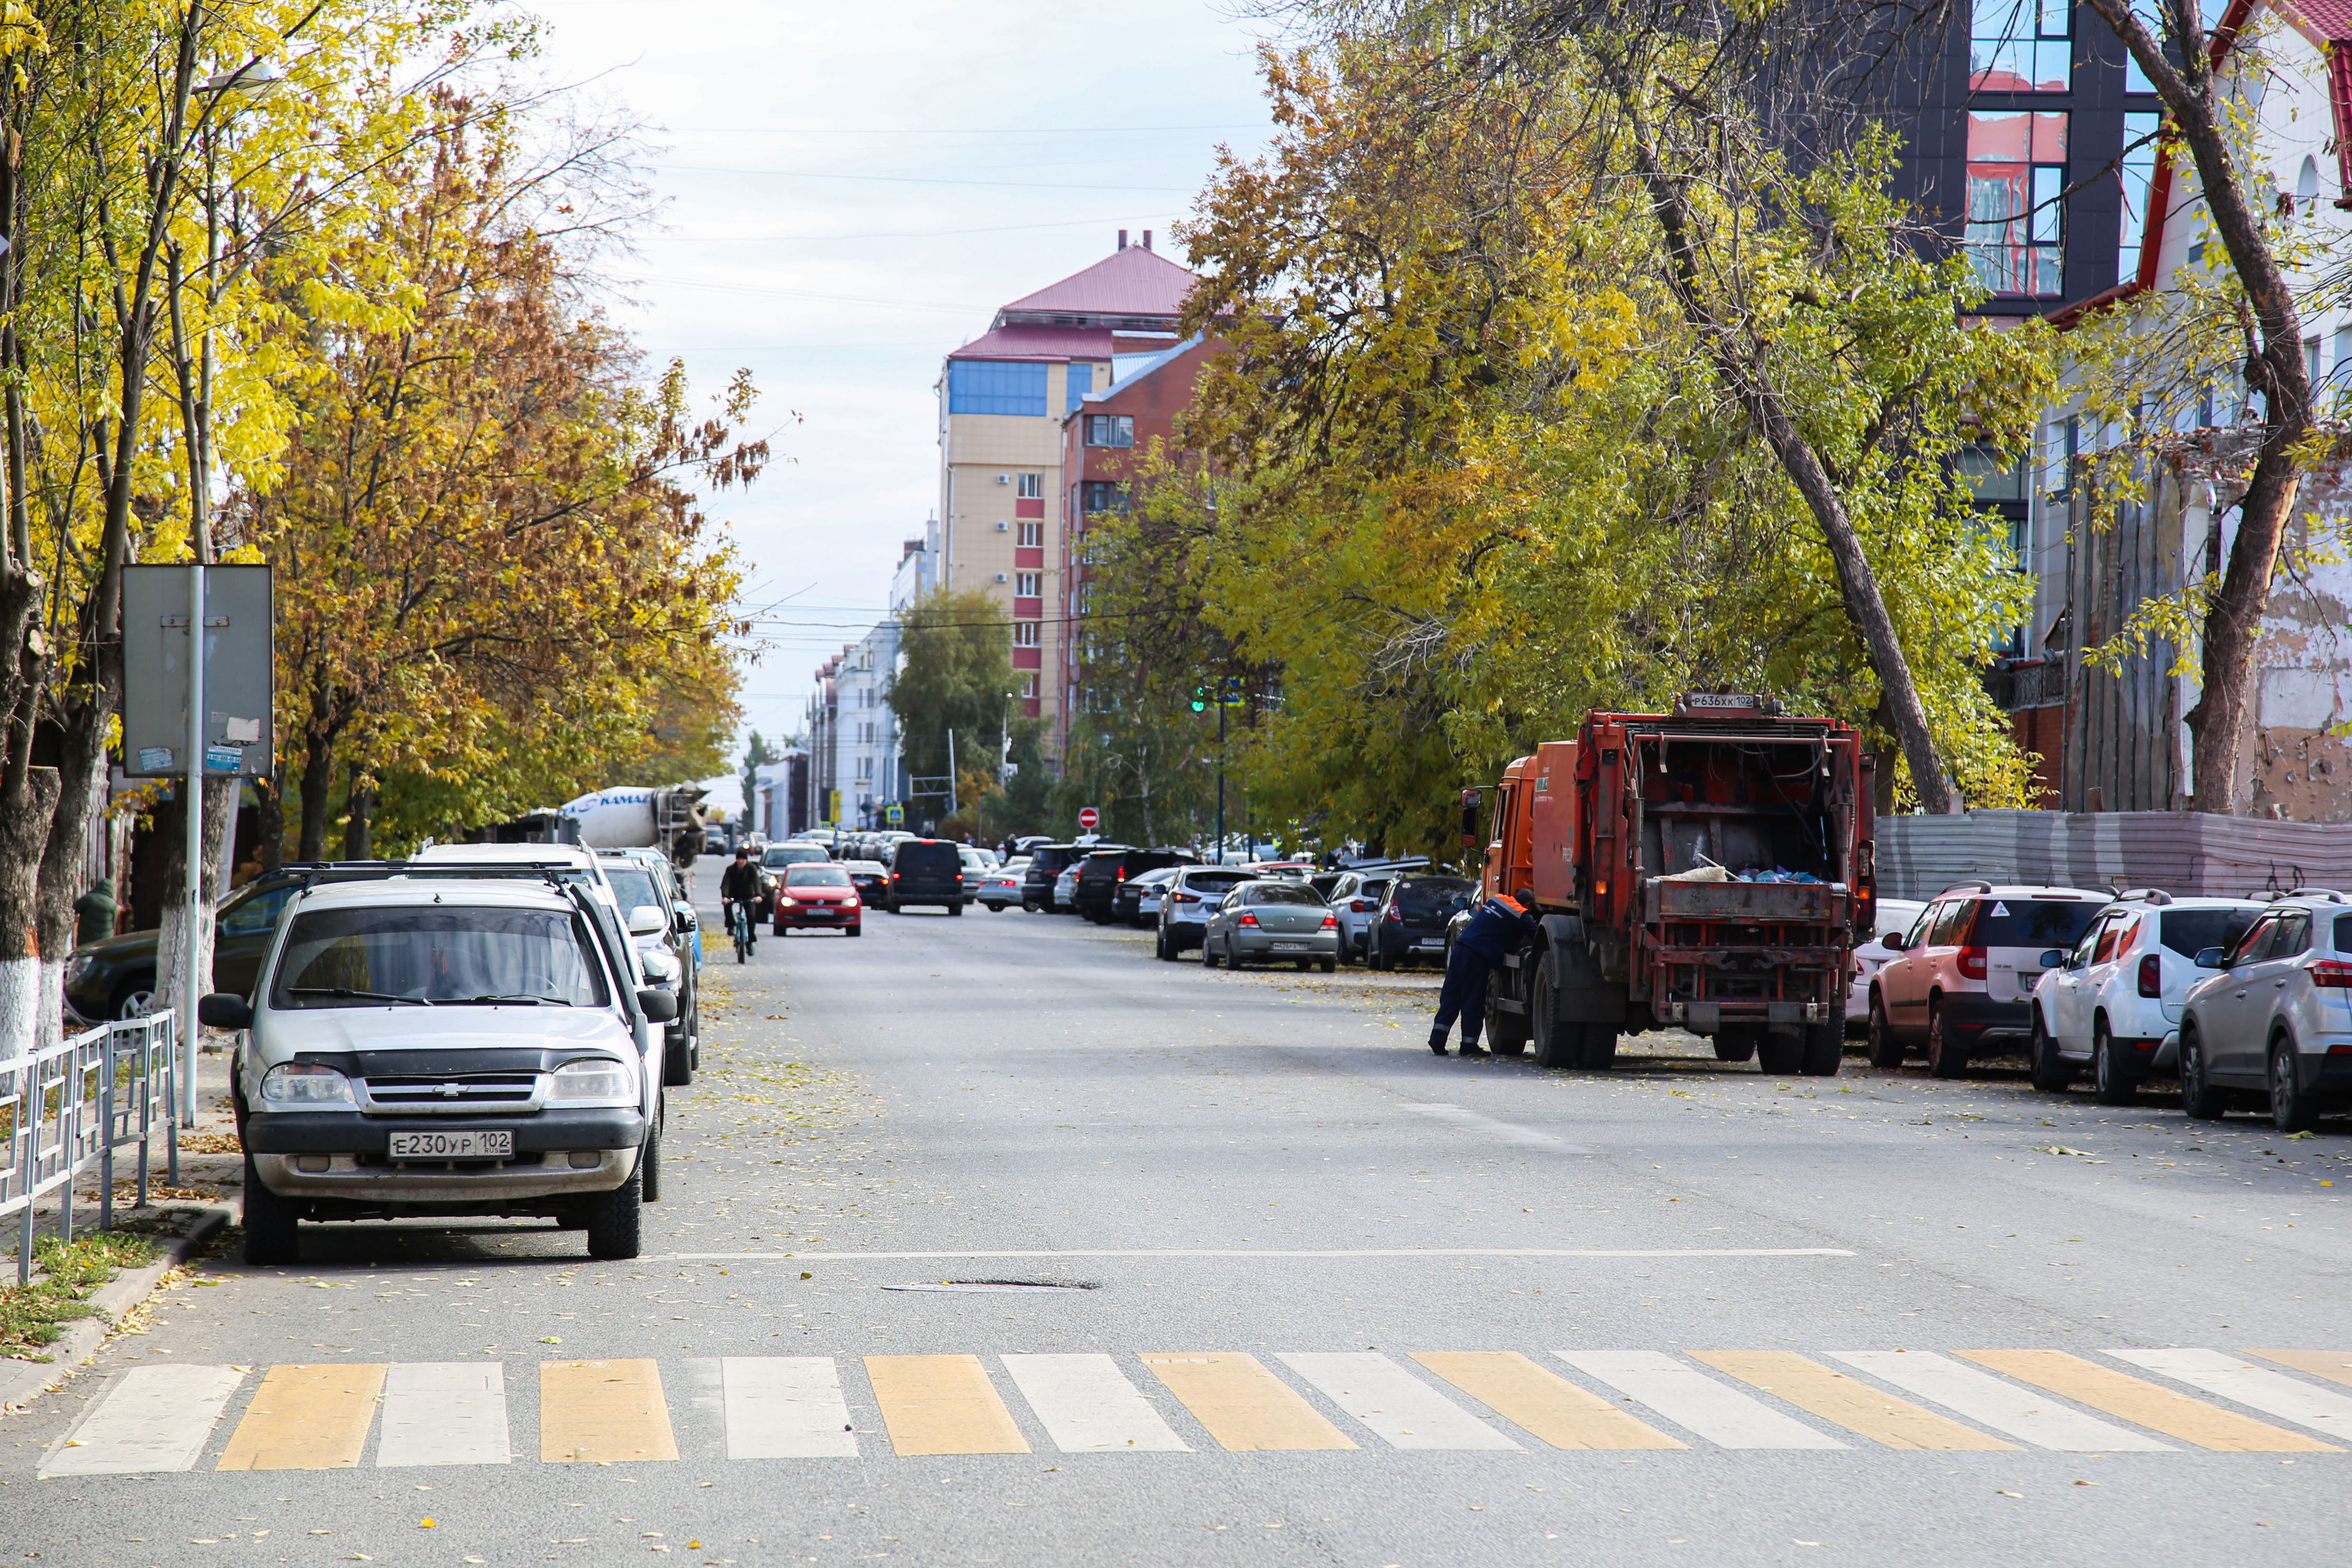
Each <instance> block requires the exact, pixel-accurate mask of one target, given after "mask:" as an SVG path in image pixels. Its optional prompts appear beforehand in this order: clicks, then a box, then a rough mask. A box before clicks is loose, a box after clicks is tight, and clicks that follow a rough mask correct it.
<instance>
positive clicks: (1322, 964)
mask: <svg viewBox="0 0 2352 1568" xmlns="http://www.w3.org/2000/svg"><path fill="white" fill-rule="evenodd" d="M1316 967H1318V968H1319V969H1321V970H1322V971H1323V973H1326V974H1337V973H1339V960H1338V959H1336V958H1326V959H1320V960H1318V961H1317V964H1316Z"/></svg>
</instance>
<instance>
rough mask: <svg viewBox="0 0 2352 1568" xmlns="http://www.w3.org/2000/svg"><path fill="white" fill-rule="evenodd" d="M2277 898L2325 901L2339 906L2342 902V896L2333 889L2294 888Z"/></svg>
mask: <svg viewBox="0 0 2352 1568" xmlns="http://www.w3.org/2000/svg"><path fill="white" fill-rule="evenodd" d="M2279 897H2280V898H2282V899H2326V900H2327V901H2328V902H2329V903H2331V904H2340V903H2342V902H2343V901H2344V895H2343V894H2341V893H2339V892H2337V891H2336V889H2333V888H2296V889H2293V890H2292V891H2289V892H2284V893H2281V894H2280V895H2279Z"/></svg>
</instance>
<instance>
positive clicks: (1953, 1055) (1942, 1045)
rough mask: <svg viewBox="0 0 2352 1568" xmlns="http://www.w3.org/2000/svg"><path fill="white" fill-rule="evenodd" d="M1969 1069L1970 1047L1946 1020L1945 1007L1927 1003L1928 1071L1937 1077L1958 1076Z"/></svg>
mask: <svg viewBox="0 0 2352 1568" xmlns="http://www.w3.org/2000/svg"><path fill="white" fill-rule="evenodd" d="M1968 1070H1969V1048H1968V1047H1966V1046H1964V1045H1962V1044H1960V1042H1959V1039H1958V1037H1956V1036H1955V1035H1954V1034H1953V1033H1952V1026H1951V1025H1950V1024H1948V1023H1947V1022H1945V1020H1944V1010H1943V1008H1941V1007H1939V1006H1937V1005H1935V1004H1934V1003H1932V1002H1931V1003H1929V1004H1928V1005H1927V1071H1928V1072H1929V1073H1930V1074H1931V1075H1932V1076H1934V1077H1936V1078H1958V1077H1959V1076H1960V1075H1961V1074H1962V1073H1964V1072H1966V1071H1968Z"/></svg>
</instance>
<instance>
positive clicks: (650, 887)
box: [604, 861, 664, 914]
mask: <svg viewBox="0 0 2352 1568" xmlns="http://www.w3.org/2000/svg"><path fill="white" fill-rule="evenodd" d="M604 880H606V881H608V882H610V883H612V884H613V897H614V898H615V899H616V900H619V901H620V905H621V912H622V913H624V914H626V913H627V912H628V911H629V910H635V909H641V908H643V907H644V906H646V905H647V904H651V905H652V906H653V907H654V908H656V909H661V908H663V907H664V904H663V900H662V896H661V892H660V889H656V887H655V886H654V874H653V873H652V872H651V871H648V870H646V868H644V867H642V866H616V865H614V864H612V863H611V862H609V861H607V862H606V863H605V866H604Z"/></svg>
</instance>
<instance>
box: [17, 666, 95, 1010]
mask: <svg viewBox="0 0 2352 1568" xmlns="http://www.w3.org/2000/svg"><path fill="white" fill-rule="evenodd" d="M112 709H113V704H112V703H111V702H109V703H107V704H105V705H104V706H103V707H100V708H98V709H96V710H92V709H90V708H89V707H86V706H79V705H78V706H77V707H76V708H75V709H74V710H73V711H71V712H70V713H68V716H67V718H66V720H65V721H64V722H62V723H59V724H55V725H49V726H45V728H46V729H47V731H48V732H49V734H50V736H51V737H52V738H53V740H54V747H55V755H54V756H53V757H50V758H47V759H45V760H47V761H52V762H54V763H56V764H57V769H58V800H57V805H55V806H54V807H53V808H52V809H51V811H50V815H49V836H48V843H47V845H46V846H44V847H43V849H42V853H41V864H40V885H39V888H38V889H37V892H36V893H35V899H36V900H37V919H38V921H39V931H40V942H41V1037H42V1038H43V1039H45V1040H52V1039H63V1038H64V1037H65V966H66V957H67V955H68V954H69V953H71V952H73V950H74V945H75V941H74V939H75V935H76V931H75V927H76V925H77V923H78V922H77V921H76V919H75V916H74V908H73V905H74V900H76V899H79V897H81V896H82V894H84V893H86V892H88V891H89V883H90V875H89V857H88V854H87V850H88V847H89V829H90V824H91V823H92V822H93V821H95V820H96V819H97V816H98V813H99V810H100V806H101V805H102V804H103V802H104V801H105V799H106V717H105V715H106V714H107V713H109V712H110V711H111V710H112Z"/></svg>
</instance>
